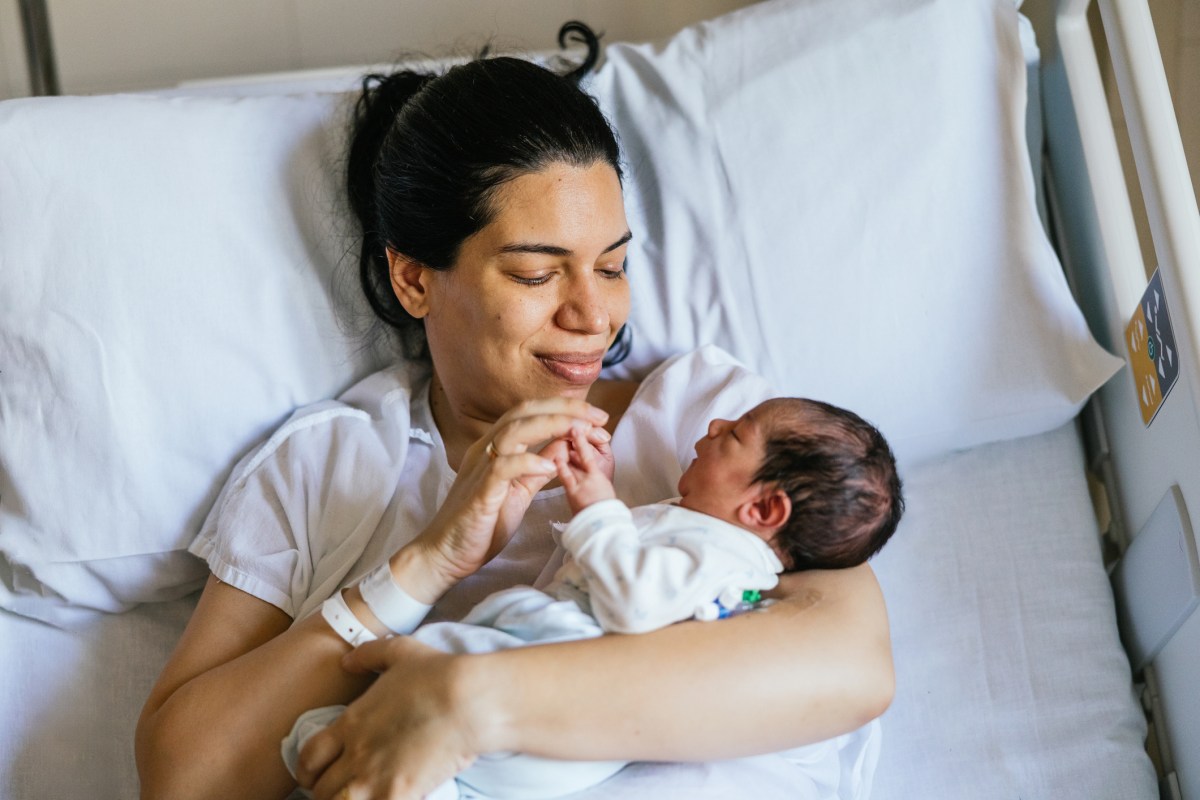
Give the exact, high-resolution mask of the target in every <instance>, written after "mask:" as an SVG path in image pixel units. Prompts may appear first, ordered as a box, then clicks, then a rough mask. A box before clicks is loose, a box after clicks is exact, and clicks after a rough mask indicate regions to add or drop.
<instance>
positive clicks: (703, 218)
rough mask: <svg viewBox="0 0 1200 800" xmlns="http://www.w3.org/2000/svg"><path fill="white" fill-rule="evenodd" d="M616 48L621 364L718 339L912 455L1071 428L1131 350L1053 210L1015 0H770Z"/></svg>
mask: <svg viewBox="0 0 1200 800" xmlns="http://www.w3.org/2000/svg"><path fill="white" fill-rule="evenodd" d="M606 58H607V61H606V63H605V65H604V68H603V69H602V70H601V71H600V72H599V73H598V75H597V76H596V78H595V81H594V82H593V84H592V89H593V91H594V92H595V94H596V95H597V96H598V97H599V98H600V100H601V102H602V105H603V107H604V108H605V110H606V112H607V113H608V114H609V115H610V117H611V118H612V120H613V122H614V124H615V125H616V127H617V129H618V130H619V132H620V135H621V144H622V146H623V148H624V154H625V158H626V160H627V161H628V164H629V168H628V175H627V177H626V182H627V186H628V187H629V188H630V189H631V191H629V192H628V195H629V197H628V206H629V210H630V214H631V217H632V219H631V225H632V226H633V230H634V232H635V238H634V240H633V243H632V245H631V249H630V250H629V274H630V280H631V281H632V282H633V285H634V287H635V289H634V295H635V299H634V308H633V317H632V321H633V326H634V339H633V341H634V352H633V355H632V357H631V358H630V359H629V360H628V362H627V365H626V366H625V367H624V369H623V370H620V372H621V373H624V374H632V375H638V374H641V373H642V372H644V371H645V370H646V369H648V368H649V367H651V366H652V365H654V364H656V363H657V362H658V361H660V360H661V359H662V358H663V357H664V356H665V355H667V354H669V353H673V352H676V351H678V350H680V349H683V348H687V347H691V346H692V345H693V344H695V343H697V342H706V343H715V344H718V345H721V346H722V347H724V348H725V349H727V350H729V351H730V352H732V353H733V354H734V355H736V356H738V357H739V358H741V359H742V360H743V361H745V362H747V363H748V364H750V365H752V366H753V367H755V368H756V369H757V370H758V371H759V372H761V373H762V374H764V375H765V376H767V377H768V378H770V379H771V380H772V382H774V383H775V385H776V386H778V387H779V388H780V390H781V391H783V392H785V393H788V394H795V395H801V396H809V397H816V398H820V399H823V400H826V401H828V402H832V403H836V404H838V405H842V406H845V407H847V408H850V409H853V410H855V411H857V412H858V413H859V414H861V415H862V416H864V417H866V418H867V419H869V420H871V421H873V422H874V423H876V424H877V425H878V426H879V427H880V429H881V430H882V431H883V432H884V434H885V435H887V436H888V438H889V440H890V441H891V443H892V445H893V447H894V448H895V449H896V451H897V454H898V456H899V458H900V459H901V461H902V462H907V463H910V464H911V463H913V462H916V461H919V460H925V459H929V458H933V457H936V456H938V455H941V454H944V453H946V452H948V451H951V450H955V449H960V448H965V447H971V446H973V445H977V444H981V443H984V442H988V441H994V440H1000V439H1008V438H1013V437H1017V436H1024V435H1029V434H1034V433H1039V432H1042V431H1046V430H1050V429H1052V428H1055V427H1057V426H1059V425H1061V424H1062V423H1064V422H1066V421H1067V420H1068V419H1070V418H1071V417H1072V416H1074V415H1075V414H1076V413H1077V411H1078V410H1079V408H1080V407H1081V406H1082V404H1083V402H1084V401H1085V400H1086V399H1087V397H1088V395H1089V394H1091V392H1092V391H1094V390H1095V389H1096V388H1098V387H1099V386H1100V385H1101V384H1102V383H1103V382H1104V381H1105V380H1107V379H1108V378H1109V377H1110V376H1111V375H1112V374H1113V373H1114V371H1115V370H1116V369H1117V367H1118V366H1119V361H1118V360H1117V359H1115V358H1113V357H1111V356H1109V355H1108V354H1107V353H1105V352H1104V351H1103V350H1102V349H1101V348H1100V347H1099V346H1098V345H1097V344H1096V343H1095V342H1094V340H1093V339H1092V337H1091V335H1090V333H1089V332H1088V329H1087V326H1086V324H1085V322H1084V319H1083V316H1082V315H1081V314H1080V312H1079V310H1078V308H1077V306H1076V305H1075V302H1074V300H1073V299H1072V297H1071V294H1070V291H1069V288H1068V286H1067V282H1066V279H1065V278H1064V276H1063V272H1062V268H1061V266H1060V265H1059V262H1058V259H1057V258H1056V256H1055V255H1054V252H1053V250H1052V249H1051V246H1050V244H1049V242H1048V240H1047V238H1046V235H1045V232H1044V230H1043V228H1042V227H1041V223H1040V222H1039V219H1038V216H1037V208H1036V205H1035V202H1034V188H1033V183H1032V177H1031V170H1030V161H1029V153H1028V151H1027V149H1026V141H1025V127H1024V126H1025V77H1026V74H1025V57H1024V55H1023V52H1022V46H1021V41H1020V36H1019V32H1018V14H1017V12H1016V10H1015V8H1014V6H1013V3H1012V2H1011V0H994V2H993V1H991V0H940V2H938V1H934V0H927V1H926V2H899V1H898V0H871V1H868V0H860V1H859V2H854V3H846V2H833V1H832V0H824V1H821V2H790V3H789V2H772V3H761V4H758V5H753V6H749V7H747V8H745V9H743V10H741V11H737V12H735V13H733V14H730V15H727V16H725V17H723V18H721V19H719V20H717V21H715V22H712V23H706V24H700V25H696V26H694V27H691V28H688V29H687V30H684V31H683V32H681V33H680V34H678V35H677V36H675V37H674V38H672V39H671V40H670V41H668V42H666V43H665V44H662V45H615V46H611V47H609V48H608V50H607V53H606Z"/></svg>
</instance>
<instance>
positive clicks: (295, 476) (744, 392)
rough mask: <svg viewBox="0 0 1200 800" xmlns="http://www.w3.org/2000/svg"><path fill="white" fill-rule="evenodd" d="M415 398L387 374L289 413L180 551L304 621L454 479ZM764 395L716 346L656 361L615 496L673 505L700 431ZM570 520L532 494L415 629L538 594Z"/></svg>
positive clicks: (422, 401) (418, 383) (550, 499)
mask: <svg viewBox="0 0 1200 800" xmlns="http://www.w3.org/2000/svg"><path fill="white" fill-rule="evenodd" d="M428 395H429V371H428V369H427V368H425V367H423V366H421V365H413V364H400V365H397V366H395V367H393V368H390V369H387V370H383V371H381V372H377V373H375V374H374V375H371V376H369V377H367V378H365V379H364V380H362V381H360V382H359V383H358V384H356V385H355V386H353V387H352V388H351V389H349V390H348V391H347V392H346V393H345V394H343V395H342V396H341V397H340V398H339V399H338V400H336V401H328V402H324V403H318V404H316V405H313V406H309V407H306V408H304V409H301V410H300V411H297V412H296V413H295V414H294V415H293V416H292V417H291V419H289V420H288V422H286V423H285V424H284V425H283V426H282V427H281V428H280V429H279V430H278V431H276V432H275V434H274V435H272V436H271V437H270V438H269V439H268V440H267V441H266V442H265V443H264V444H263V445H262V446H261V447H259V448H258V449H256V450H255V451H253V452H252V453H250V454H249V455H248V456H246V457H245V458H244V459H243V460H242V461H241V462H239V464H238V465H237V466H236V467H235V469H234V471H233V474H232V475H231V477H230V479H229V481H228V483H227V484H226V486H225V488H224V489H223V490H222V492H221V494H220V496H219V497H218V499H217V502H216V504H215V505H214V506H213V509H212V511H211V512H210V514H209V516H208V519H207V520H206V522H205V524H204V526H203V528H202V529H201V531H200V534H199V535H198V536H197V538H196V540H195V541H194V542H193V543H192V545H191V547H190V548H189V549H190V550H191V552H192V553H194V554H196V555H198V556H200V557H201V558H203V559H205V560H206V561H207V562H208V565H209V568H210V569H211V570H212V572H213V574H214V575H215V576H216V577H217V578H218V579H220V580H221V581H223V582H225V583H228V584H231V585H233V586H236V587H237V588H239V589H242V590H243V591H245V592H248V593H249V594H252V595H254V596H255V597H258V598H260V599H262V600H265V601H266V602H268V603H271V604H272V605H275V606H277V607H279V608H280V609H282V610H283V611H284V612H285V613H287V614H289V615H290V616H292V617H293V618H294V619H301V618H303V617H305V616H307V615H308V614H310V613H312V612H313V611H315V610H316V609H317V608H319V607H320V604H321V603H322V602H323V601H324V600H325V598H327V597H328V596H329V595H331V594H332V593H333V592H334V590H336V589H339V588H341V587H343V586H346V585H349V584H351V583H353V582H355V581H357V580H359V579H360V578H361V577H363V576H364V575H365V574H366V573H367V572H369V571H370V570H371V569H372V568H373V567H375V566H377V565H378V564H380V563H382V562H383V560H384V559H386V558H389V557H390V556H391V555H392V554H393V553H395V552H396V551H397V550H398V549H400V547H402V546H403V545H404V544H406V543H408V542H409V541H411V540H412V538H413V537H414V536H416V535H417V534H418V533H420V532H421V531H422V530H423V529H424V528H425V526H426V525H427V524H428V523H429V521H430V520H431V519H432V518H433V516H434V514H435V513H436V511H437V509H438V508H439V507H440V506H441V504H442V501H443V500H444V499H445V497H446V494H447V492H448V491H449V489H450V485H451V484H452V483H453V481H454V471H453V470H451V469H450V466H449V464H448V463H447V461H446V453H445V448H444V446H443V444H442V440H441V436H440V435H439V433H438V431H437V427H436V425H434V423H433V418H432V415H431V413H430V409H429V400H428ZM771 395H772V392H771V387H770V386H769V384H768V383H767V382H766V381H765V380H764V379H763V378H761V377H759V376H758V375H755V374H754V373H752V372H750V371H749V370H747V369H746V368H744V367H743V366H742V365H741V364H739V363H738V362H737V361H736V360H735V359H734V358H733V357H732V356H730V355H729V354H727V353H725V352H724V351H722V350H720V349H719V348H716V347H711V346H709V347H704V348H701V349H699V350H696V351H692V352H690V353H684V354H682V355H679V356H675V357H674V358H671V359H669V360H667V361H666V362H664V363H663V364H662V365H660V366H659V367H658V368H657V369H656V370H654V371H653V372H652V373H650V374H649V375H648V376H647V377H646V378H645V379H644V380H643V381H642V383H641V385H640V386H639V387H638V390H637V392H636V394H635V395H634V397H633V400H632V402H631V403H630V405H629V408H628V409H627V410H626V412H625V414H624V416H623V417H622V418H621V420H620V422H619V423H618V425H617V428H616V431H615V434H614V436H613V441H612V448H613V454H614V457H615V460H616V475H615V479H614V484H615V486H616V491H617V496H618V497H619V498H620V499H621V500H623V501H624V502H625V503H627V504H628V505H631V506H634V505H643V504H646V503H651V502H655V501H658V500H662V499H664V498H666V497H672V496H674V495H676V494H677V491H676V484H677V483H678V481H679V477H680V475H681V474H682V473H683V470H684V468H685V467H686V466H687V465H688V464H689V463H690V462H691V460H692V458H694V457H695V449H694V445H695V443H696V441H697V440H698V439H700V438H701V437H702V436H704V435H705V432H706V430H707V427H708V422H709V420H711V419H712V418H714V417H723V418H727V419H733V418H736V417H737V416H739V415H741V414H742V413H744V412H745V411H747V410H749V409H750V408H752V407H754V406H755V405H757V404H758V403H760V402H762V401H763V400H765V399H767V398H768V397H770V396H771ZM569 519H570V509H569V508H568V507H567V503H566V498H565V497H564V495H563V490H562V489H550V490H546V491H543V492H539V493H538V495H537V496H536V498H535V499H534V501H533V503H532V505H531V506H530V509H529V511H528V512H527V513H526V515H525V518H524V520H523V521H522V524H521V527H520V528H519V529H518V530H517V532H516V533H515V534H514V535H513V538H512V540H510V541H509V543H508V544H507V545H506V546H505V547H504V549H503V550H502V551H501V552H500V553H499V554H498V555H497V556H496V557H495V558H494V559H493V560H492V561H490V562H489V563H488V564H486V565H484V567H483V568H482V569H480V570H479V571H478V572H477V573H476V574H474V575H472V576H470V577H469V578H467V579H465V580H463V581H462V582H461V583H459V584H458V585H457V586H456V587H454V588H453V589H451V590H450V591H449V592H447V593H446V595H445V596H444V597H442V599H441V600H439V601H438V603H437V605H436V606H435V607H434V611H433V612H432V613H431V615H430V617H429V618H428V620H429V621H434V620H437V619H459V618H461V617H462V616H463V615H464V614H466V612H467V611H468V610H469V609H470V608H471V607H472V606H474V605H475V604H476V603H478V602H479V601H480V600H482V599H483V598H484V597H485V596H487V595H488V594H490V593H492V592H494V591H497V590H499V589H503V588H507V587H509V586H513V585H517V584H530V585H534V586H538V587H542V586H544V585H546V584H547V583H549V581H550V580H551V579H552V577H553V575H554V572H555V571H556V570H557V569H558V567H559V565H560V563H561V556H560V555H559V556H557V557H556V548H555V545H554V540H553V537H552V525H551V524H552V523H554V522H566V521H567V520H569Z"/></svg>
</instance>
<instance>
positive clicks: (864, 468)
mask: <svg viewBox="0 0 1200 800" xmlns="http://www.w3.org/2000/svg"><path fill="white" fill-rule="evenodd" d="M679 494H680V496H681V498H682V499H681V500H680V505H681V506H683V507H685V508H690V509H692V510H694V511H700V512H703V513H705V514H709V515H711V516H714V517H717V518H719V519H723V520H725V521H726V522H730V523H733V524H734V525H737V526H739V527H741V528H745V529H746V530H748V531H750V532H751V533H754V534H755V535H757V536H760V537H762V538H763V539H764V540H765V541H767V542H768V543H769V544H770V545H771V546H772V547H773V548H774V550H775V552H776V553H777V554H778V555H779V558H780V560H781V561H782V562H783V564H784V567H785V569H786V570H787V571H794V570H801V569H839V568H842V567H851V566H855V565H857V564H861V563H863V562H864V561H866V560H867V559H868V558H870V557H871V556H873V555H874V554H875V553H877V552H878V551H879V549H880V548H881V547H883V545H884V543H886V542H887V540H888V539H889V538H890V537H891V535H892V533H894V532H895V530H896V525H897V523H899V521H900V515H901V514H902V513H903V511H904V500H903V497H902V495H901V489H900V478H899V476H898V475H897V473H896V462H895V458H894V457H893V456H892V451H891V448H890V447H888V443H887V441H886V440H885V439H884V438H883V435H882V434H880V433H879V431H878V430H876V429H875V428H874V427H873V426H872V425H871V424H870V423H868V422H866V421H865V420H863V419H862V418H861V417H859V416H858V415H857V414H854V413H852V412H850V411H846V410H845V409H841V408H838V407H836V406H831V405H829V404H828V403H822V402H819V401H815V400H800V399H793V398H776V399H773V400H768V401H766V402H764V403H761V404H760V405H758V406H755V407H754V408H752V409H751V410H750V411H748V412H746V413H745V414H744V415H742V416H741V417H739V418H738V419H736V420H732V421H730V420H722V419H716V420H713V421H712V422H710V423H709V426H708V435H707V436H705V437H704V438H703V439H701V440H700V441H698V442H696V459H695V461H693V462H692V464H691V465H690V466H689V467H688V468H687V470H686V471H685V472H684V473H683V477H681V478H680V479H679Z"/></svg>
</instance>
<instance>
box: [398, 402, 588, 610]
mask: <svg viewBox="0 0 1200 800" xmlns="http://www.w3.org/2000/svg"><path fill="white" fill-rule="evenodd" d="M607 419H608V414H607V413H606V412H605V411H603V410H602V409H599V408H596V407H595V406H592V405H589V404H588V403H587V402H585V401H583V400H572V399H566V398H550V399H545V400H532V401H527V402H525V403H522V404H520V405H519V406H517V407H515V408H513V409H512V410H510V411H509V412H508V413H506V414H505V415H504V416H502V417H500V419H498V420H496V423H495V424H494V425H493V426H492V428H491V430H490V431H489V432H488V433H487V434H486V435H485V436H483V437H482V438H481V439H480V440H479V441H477V442H476V443H475V444H473V445H472V446H471V447H470V448H469V449H468V450H467V453H466V456H465V457H464V458H463V462H462V464H461V465H460V467H459V471H458V477H457V479H456V480H455V481H454V485H453V486H452V487H451V489H450V492H449V494H448V495H447V496H446V500H445V502H444V503H443V504H442V507H441V508H440V509H439V510H438V513H437V515H436V516H435V517H434V518H433V521H432V522H431V523H430V524H429V527H428V528H426V529H425V531H423V532H422V533H421V535H420V536H418V537H417V539H416V540H415V541H414V545H415V546H417V547H418V548H420V549H421V550H422V551H423V552H424V553H425V555H426V558H425V559H424V561H425V564H426V567H427V568H428V567H432V574H426V575H424V576H419V579H420V583H421V585H419V586H412V587H406V588H409V591H410V592H412V593H413V596H414V597H417V598H418V599H420V600H424V601H425V602H434V601H435V600H436V599H437V598H438V597H439V596H440V595H441V594H442V593H443V592H445V591H446V590H447V589H449V588H450V587H451V586H453V585H454V584H455V583H457V582H458V581H460V580H462V579H463V578H465V577H466V576H468V575H471V574H473V573H474V572H475V571H476V570H478V569H479V568H480V567H482V566H483V565H484V564H486V563H487V562H488V561H489V560H490V559H491V558H492V557H493V556H495V555H496V554H497V553H499V552H500V550H501V549H503V548H504V545H506V544H507V543H508V540H509V539H510V538H511V537H512V535H513V533H514V532H515V531H516V529H517V527H518V526H519V525H520V523H521V519H522V518H523V517H524V516H525V511H526V510H527V509H528V508H529V504H530V502H531V501H532V500H533V496H534V495H535V494H537V492H538V491H539V490H540V489H541V488H542V487H543V486H545V485H546V484H547V483H548V482H549V481H550V480H552V479H553V478H554V476H555V474H556V467H555V464H554V462H553V461H552V460H550V459H548V458H545V457H544V456H543V454H542V452H541V451H542V450H544V445H545V444H546V443H549V442H553V441H554V440H556V439H560V438H561V437H564V436H568V435H570V434H571V433H572V431H578V432H579V433H580V434H581V435H584V436H586V437H587V438H588V439H589V440H591V441H594V442H596V443H597V444H601V443H606V442H607V441H608V438H609V436H608V433H607V432H606V431H605V430H604V429H603V428H601V427H598V426H601V425H603V424H604V422H605V421H606V420H607ZM426 572H427V573H428V569H426Z"/></svg>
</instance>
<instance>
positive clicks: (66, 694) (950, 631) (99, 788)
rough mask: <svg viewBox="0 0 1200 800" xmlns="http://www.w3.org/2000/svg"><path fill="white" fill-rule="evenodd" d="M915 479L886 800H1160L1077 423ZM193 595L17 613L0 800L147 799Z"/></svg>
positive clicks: (624, 792)
mask: <svg viewBox="0 0 1200 800" xmlns="http://www.w3.org/2000/svg"><path fill="white" fill-rule="evenodd" d="M906 488H907V497H908V513H907V515H906V517H905V519H904V521H903V523H902V526H901V528H900V530H899V531H898V533H897V534H896V538H895V539H894V540H893V541H892V543H890V544H889V545H888V546H887V547H886V548H885V550H884V552H883V553H882V554H881V555H880V556H879V557H878V558H877V560H876V563H875V565H876V568H877V570H878V572H879V575H880V579H881V580H882V582H883V585H884V590H885V593H886V596H887V601H888V608H889V612H890V615H891V620H892V633H893V637H894V642H895V651H896V672H897V679H898V688H897V694H896V700H895V703H894V704H893V706H892V708H891V709H890V710H889V711H888V712H887V714H886V715H885V717H884V720H883V722H884V746H883V755H882V759H881V762H880V766H879V772H878V774H877V776H876V782H875V794H874V797H875V798H877V800H889V799H890V798H895V799H896V800H900V799H901V798H903V800H912V799H913V798H954V799H955V800H959V799H960V798H972V800H987V799H988V798H997V799H999V798H1004V799H1005V800H1015V799H1016V798H1024V799H1025V800H1031V799H1032V798H1055V799H1057V798H1075V797H1078V798H1088V800H1107V799H1108V798H1111V800H1137V799H1138V798H1156V797H1157V796H1158V793H1157V788H1156V783H1155V780H1154V776H1153V770H1152V768H1151V766H1150V762H1149V760H1148V758H1147V757H1146V755H1145V754H1144V752H1143V750H1142V740H1143V738H1144V735H1145V724H1144V722H1143V720H1142V718H1141V714H1140V712H1139V709H1138V706H1137V704H1136V702H1135V701H1134V698H1133V695H1132V691H1131V689H1130V682H1129V668H1128V665H1127V663H1126V661H1125V657H1124V655H1123V654H1122V651H1121V649H1120V646H1119V644H1118V641H1117V634H1116V627H1115V623H1114V616H1113V607H1112V599H1111V595H1110V592H1109V588H1108V582H1107V579H1106V577H1105V574H1104V570H1103V568H1102V566H1101V563H1100V557H1099V548H1098V544H1097V540H1096V525H1095V522H1094V521H1093V517H1092V511H1091V505H1090V503H1089V501H1088V495H1087V488H1086V484H1085V483H1084V480H1083V473H1082V456H1081V452H1080V446H1079V442H1078V438H1077V436H1076V433H1075V430H1074V428H1073V426H1070V425H1068V426H1067V427H1065V428H1063V429H1060V430H1058V431H1055V432H1052V433H1048V434H1044V435H1041V436H1037V437H1032V438H1029V439H1022V440H1017V441H1012V442H1005V443H1001V444H996V445H987V446H983V447H979V448H976V449H974V450H972V451H969V452H966V453H962V454H959V455H955V456H952V457H949V458H947V459H945V460H943V461H941V462H939V463H936V464H933V465H930V466H927V467H924V468H922V469H920V470H919V471H915V472H913V473H911V474H909V475H907V476H906ZM192 602H194V598H193V599H191V600H184V601H178V602H174V603H169V604H161V605H156V606H142V607H140V608H138V609H136V610H135V611H133V612H130V613H127V614H124V615H120V616H104V617H100V618H97V619H96V620H95V621H94V622H93V623H92V624H91V625H90V626H89V627H87V628H85V629H82V630H78V631H74V632H68V631H62V630H57V629H53V628H49V627H47V626H45V625H42V624H40V623H35V622H31V621H29V620H26V619H23V618H20V617H16V616H13V615H11V614H7V613H2V612H0V642H3V647H4V656H3V658H2V659H0V713H2V714H3V719H4V721H5V724H4V726H3V728H2V730H3V733H0V797H3V798H12V800H26V799H28V800H33V799H34V798H38V799H39V800H40V799H41V798H56V797H88V798H122V799H124V798H132V797H136V796H137V789H136V786H137V783H136V773H135V770H134V767H133V757H132V738H133V728H134V724H135V722H136V719H137V714H138V710H139V708H140V705H141V702H142V699H143V698H144V697H145V695H146V693H147V692H148V691H149V688H150V685H151V683H152V682H153V680H154V678H155V676H156V674H157V673H158V671H159V669H160V668H161V666H162V663H163V662H164V660H165V659H166V656H167V654H168V652H169V650H170V648H171V646H172V644H173V642H174V640H175V639H176V638H177V637H178V635H179V633H180V631H181V630H182V627H183V625H184V624H185V623H186V620H187V616H188V614H189V612H190V608H191V603H192ZM788 769H789V768H788V767H787V765H786V764H783V763H782V762H781V761H780V760H778V759H772V758H762V759H755V760H744V761H742V762H736V763H723V764H714V765H671V766H670V767H661V766H655V767H648V766H641V765H638V766H634V767H631V768H630V769H629V770H627V772H626V773H622V775H620V776H618V778H616V779H614V780H615V781H618V782H609V783H608V784H605V785H603V786H602V787H600V788H598V789H597V790H595V791H593V792H589V793H587V796H588V797H589V798H601V797H613V798H616V797H621V798H626V797H635V796H636V797H646V798H670V797H680V798H684V797H687V798H695V797H720V798H740V797H745V798H773V797H780V798H783V797H789V796H791V793H789V781H790V778H791V777H792V776H790V775H789V772H788ZM635 789H636V791H635Z"/></svg>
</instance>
